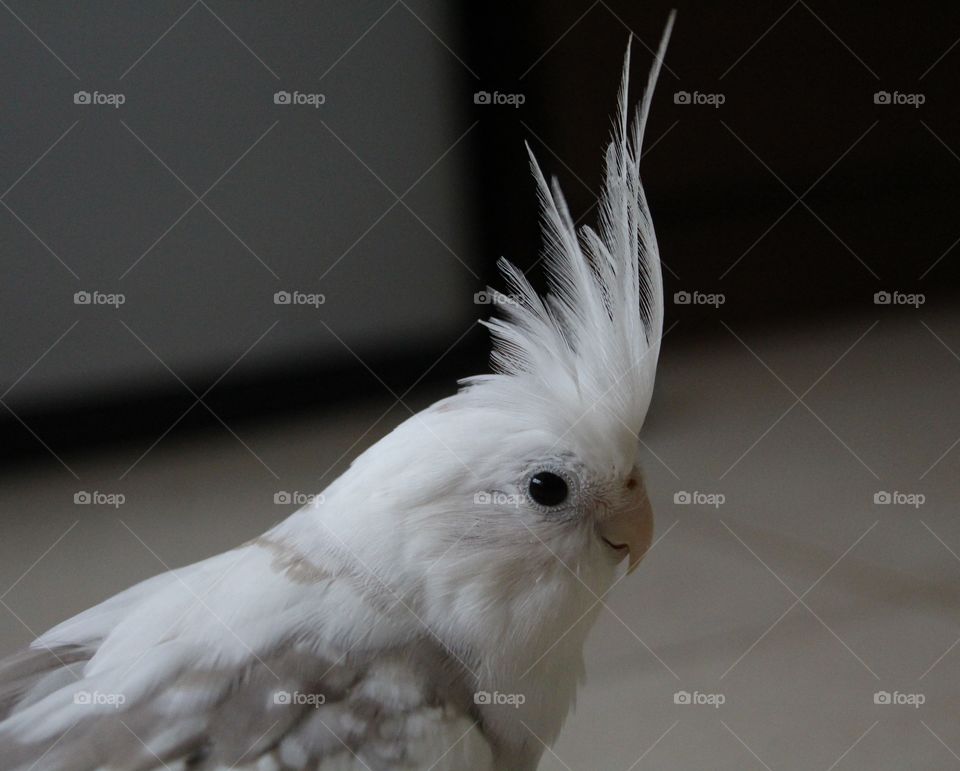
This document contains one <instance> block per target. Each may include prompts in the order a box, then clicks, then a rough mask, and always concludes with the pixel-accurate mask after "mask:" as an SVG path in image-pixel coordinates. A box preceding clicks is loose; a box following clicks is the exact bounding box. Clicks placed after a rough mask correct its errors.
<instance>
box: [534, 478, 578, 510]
mask: <svg viewBox="0 0 960 771" xmlns="http://www.w3.org/2000/svg"><path fill="white" fill-rule="evenodd" d="M527 492H528V493H529V494H530V497H531V498H532V499H533V500H534V501H535V502H536V503H539V504H540V505H541V506H559V505H560V504H561V503H563V502H564V501H565V500H567V497H568V496H569V495H570V487H569V485H568V484H567V480H565V479H564V478H563V477H562V476H560V475H559V474H554V473H553V472H552V471H538V472H537V473H536V474H534V475H533V476H532V477H530V482H529V484H528V485H527Z"/></svg>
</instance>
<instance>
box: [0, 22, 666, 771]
mask: <svg viewBox="0 0 960 771" xmlns="http://www.w3.org/2000/svg"><path fill="white" fill-rule="evenodd" d="M671 22H672V17H671ZM668 35H669V24H668V30H667V35H665V36H664V40H663V42H662V43H661V48H660V51H659V53H658V57H657V65H655V67H654V71H653V73H652V75H651V77H650V80H649V82H648V89H647V93H646V96H645V99H644V102H643V104H642V105H641V108H640V110H639V112H638V115H637V117H636V118H635V120H634V122H633V124H632V130H631V127H628V119H627V114H626V113H627V107H626V99H627V97H626V66H625V73H624V84H623V87H622V92H621V101H620V119H619V123H618V125H617V128H616V130H615V136H614V140H613V142H612V143H611V146H610V150H609V151H608V154H607V171H606V182H605V192H604V196H603V199H602V201H601V226H600V228H599V230H598V231H596V232H595V231H593V230H591V229H583V230H581V231H580V233H579V234H578V233H577V232H576V231H575V229H574V227H573V224H572V223H571V222H570V218H569V215H568V214H567V211H566V206H565V204H564V203H563V200H562V197H561V196H560V194H559V190H557V189H556V188H554V190H553V191H551V189H550V187H549V186H548V185H547V184H546V182H545V180H544V179H543V177H542V175H540V172H539V169H538V168H536V165H535V164H534V169H535V176H536V178H537V181H538V184H539V187H540V194H541V198H542V200H543V206H544V219H545V234H546V238H547V247H546V257H547V260H548V270H549V274H550V278H551V282H552V294H551V295H550V296H548V298H546V300H544V299H541V298H540V297H539V296H538V295H537V294H536V293H535V292H534V291H533V289H532V288H531V287H530V285H529V284H528V283H527V282H526V280H525V279H524V278H523V276H522V274H520V273H519V271H517V270H516V269H514V268H512V267H510V266H506V267H505V271H506V273H507V277H508V279H509V281H510V282H511V286H512V288H513V290H514V291H515V295H516V297H515V302H514V303H513V304H511V305H506V306H504V307H505V308H506V309H507V313H508V317H507V319H506V320H496V321H492V322H490V324H489V325H490V327H491V329H492V331H493V333H494V336H495V338H496V341H497V342H496V349H495V359H494V360H495V363H496V364H497V366H498V369H499V373H498V374H494V375H486V376H482V377H478V378H472V379H470V380H468V381H467V382H466V383H465V384H464V388H463V389H461V391H460V392H458V393H457V394H455V395H454V396H451V397H449V398H447V399H444V400H442V401H440V402H438V403H436V404H434V405H433V406H431V407H429V408H428V409H426V410H424V411H423V412H421V413H418V414H417V415H414V416H412V417H411V418H410V419H408V420H407V421H406V422H405V423H403V424H401V425H400V426H398V427H397V428H396V429H395V430H394V431H393V432H391V433H390V434H389V435H388V436H386V437H385V438H384V439H382V440H381V441H380V442H378V443H377V444H375V445H374V446H373V447H371V448H370V449H368V450H367V451H366V452H364V453H363V454H362V455H361V456H360V457H358V458H357V459H356V460H355V461H354V463H353V464H352V465H351V467H350V469H349V470H348V471H347V472H346V473H344V474H343V475H342V476H341V477H340V478H338V479H337V480H336V481H335V482H333V484H331V485H330V486H329V487H328V488H327V489H326V490H324V491H323V493H322V495H320V496H318V497H317V498H316V499H315V500H314V501H313V502H312V503H311V504H309V505H308V506H306V507H304V508H303V509H301V510H299V511H298V512H296V513H295V514H293V515H292V516H291V517H289V518H288V519H287V520H285V521H284V522H282V523H280V524H279V525H277V526H276V527H274V528H273V529H271V530H270V531H268V532H267V533H265V534H264V535H262V536H260V537H259V538H257V539H254V540H253V541H251V542H249V543H247V544H244V545H243V546H240V547H238V548H236V549H234V550H232V551H229V552H226V553H223V554H220V555H217V556H215V557H211V558H210V559H207V560H204V561H202V562H199V563H197V564H194V565H190V566H187V567H184V568H180V569H178V570H174V571H170V572H168V573H164V574H162V575H159V576H156V577H154V578H151V579H149V580H147V581H145V582H143V583H141V584H138V585H137V586H134V587H132V588H131V589H128V590H127V591H125V592H122V593H120V594H118V595H116V596H115V597H113V598H111V599H108V600H107V601H105V602H104V603H102V604H100V605H98V606H96V607H94V608H92V609H90V610H88V611H85V612H84V613H81V614H80V615H78V616H76V617H74V618H73V619H70V620H68V621H66V622H64V623H63V624H61V625H59V626H57V627H55V628H54V629H52V630H50V631H49V632H47V633H45V634H44V635H42V636H41V637H40V638H39V639H37V640H36V641H35V642H34V643H33V644H32V645H31V646H30V648H29V649H28V650H27V651H24V652H22V653H20V654H16V655H14V656H13V657H11V658H9V659H7V660H5V661H0V769H3V771H7V770H8V769H9V770H11V771H12V770H13V769H17V770H18V771H27V769H35V770H36V771H47V770H49V771H92V770H93V769H108V768H109V769H118V770H121V771H133V770H134V769H143V770H144V771H147V770H150V769H160V768H164V767H166V768H170V769H178V768H182V769H184V770H185V771H186V769H191V770H193V771H200V770H201V769H203V770H205V771H206V770H208V769H219V768H222V769H227V768H236V769H247V768H249V769H293V770H296V771H300V770H301V769H303V770H306V769H317V771H334V770H335V769H361V768H365V769H370V770H371V771H381V770H384V771H386V770H396V771H401V770H406V769H409V771H427V770H428V769H433V770H434V771H443V770H444V769H451V770H453V769H457V770H458V771H488V770H489V771H493V770H494V769H496V770H498V771H500V770H503V769H510V770H511V771H532V770H533V769H535V768H536V766H537V763H538V762H539V759H540V756H541V755H542V753H543V752H544V749H545V748H546V747H548V746H549V745H551V744H552V743H553V742H554V741H555V740H556V738H557V737H558V735H559V733H560V729H561V727H562V724H563V721H564V719H565V718H566V716H567V714H568V713H569V711H570V710H571V708H572V706H573V703H574V699H575V695H576V689H577V686H578V684H579V682H580V681H581V679H582V676H583V659H582V649H583V642H584V638H585V636H586V634H587V631H588V630H589V627H590V625H591V621H592V617H593V616H595V615H596V613H597V609H598V607H599V603H598V602H596V600H597V598H599V597H601V596H602V594H603V593H604V592H605V591H606V590H607V588H608V587H609V586H610V585H611V583H612V581H613V579H614V576H615V572H616V569H617V565H618V563H620V562H621V561H622V559H623V557H624V556H626V555H627V553H628V552H629V563H630V567H631V568H632V567H634V566H635V565H636V563H637V562H638V561H639V559H640V557H641V556H642V554H643V552H644V551H646V548H647V547H648V546H649V543H650V538H651V533H652V519H651V514H650V508H649V503H648V500H647V496H646V492H645V489H644V486H643V482H642V475H641V472H640V468H639V463H638V457H637V456H638V449H637V442H636V432H637V431H639V429H640V426H641V425H642V423H643V419H644V416H645V414H646V410H647V407H648V405H649V402H650V397H651V393H652V388H653V378H654V372H655V368H656V359H657V353H658V351H659V338H660V335H661V333H662V323H663V319H662V287H661V283H660V272H659V258H658V254H657V248H656V240H655V237H654V234H653V228H652V224H651V222H650V218H649V212H648V210H647V207H646V201H645V198H644V196H643V191H642V188H641V187H640V183H639V172H638V164H639V160H638V158H639V147H640V142H641V139H642V134H643V127H644V123H645V120H646V115H647V111H648V110H649V103H650V92H651V90H652V84H653V82H654V80H655V78H656V73H657V70H658V66H659V63H660V60H661V58H662V56H663V53H664V50H665V46H666V39H667V36H668ZM628 53H629V50H628ZM628 62H629V58H628Z"/></svg>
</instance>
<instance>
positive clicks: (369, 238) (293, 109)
mask: <svg viewBox="0 0 960 771" xmlns="http://www.w3.org/2000/svg"><path fill="white" fill-rule="evenodd" d="M388 9H389V10H388ZM385 12H386V13H385ZM384 14H385V15H384ZM0 15H2V16H4V17H5V18H4V20H3V23H2V24H0V47H2V49H3V51H4V52H5V57H4V58H5V66H4V71H3V76H2V77H0V105H2V116H3V118H2V141H0V148H2V149H0V191H3V190H7V192H6V193H5V194H4V195H3V197H2V199H0V200H2V202H3V203H4V204H5V206H6V207H8V208H0V261H2V263H0V265H2V275H3V277H4V278H3V281H2V285H0V307H2V314H3V323H2V325H0V350H2V352H3V355H2V356H0V383H2V384H3V385H2V388H3V389H4V390H6V389H7V388H8V387H9V386H10V385H11V384H13V383H14V382H16V381H17V378H20V377H21V376H22V375H23V373H24V372H26V371H27V370H28V369H29V368H30V367H31V366H32V365H34V364H35V363H36V362H37V359H38V357H40V356H41V354H43V352H44V351H46V350H48V348H49V347H50V346H51V345H52V344H53V343H54V342H55V341H57V340H58V339H59V338H60V337H61V336H62V335H64V333H65V332H66V336H65V337H63V339H62V340H60V342H59V343H58V344H57V345H56V346H55V347H54V348H53V349H52V350H50V351H49V353H48V354H47V355H46V356H44V357H43V358H42V360H41V361H40V362H39V363H36V365H35V366H34V367H33V369H30V371H29V373H28V374H27V375H26V376H25V377H23V379H22V380H20V381H19V382H17V383H16V386H15V387H14V388H13V389H12V390H11V391H10V393H9V395H7V396H6V397H5V398H6V400H7V401H8V403H9V404H10V405H11V406H13V407H14V408H15V409H16V408H24V409H36V408H38V407H42V406H43V405H44V404H47V403H52V402H53V401H61V402H62V401H63V400H64V399H65V398H74V397H76V398H83V397H85V396H88V395H90V394H96V393H98V392H100V391H101V390H103V389H104V388H105V387H106V386H110V387H111V388H117V387H120V388H123V387H128V386H133V387H139V386H143V385H156V384H163V385H170V384H171V383H175V381H174V379H173V375H171V374H170V372H168V371H167V370H166V369H165V367H164V366H163V364H161V363H160V361H158V359H160V360H162V361H163V362H164V363H166V365H168V366H169V367H170V368H171V369H172V370H173V371H174V372H176V373H177V375H178V376H179V377H182V378H184V379H185V380H186V381H187V382H188V383H189V384H190V385H191V387H194V388H205V387H206V386H207V385H208V384H209V383H210V382H212V380H213V379H214V378H215V377H217V376H219V374H221V373H222V372H223V371H225V370H227V369H228V368H229V367H230V366H231V365H232V364H233V363H234V362H236V361H237V360H238V359H239V358H240V357H241V356H243V354H244V352H245V351H247V350H248V349H249V348H250V347H251V346H253V345H254V344H255V343H256V345H255V346H254V347H253V349H252V350H250V352H249V353H248V354H247V355H246V356H245V357H244V358H243V361H242V362H241V363H240V364H239V365H238V371H241V370H242V371H244V372H247V373H250V372H255V371H256V370H257V369H259V368H265V367H267V366H269V365H271V364H276V363H278V362H279V363H282V362H290V361H309V362H311V363H313V364H315V363H316V362H317V361H318V360H322V359H324V358H325V357H326V358H331V359H335V358H340V359H342V358H344V357H347V358H350V357H351V354H350V353H349V352H348V351H347V347H349V348H350V349H352V350H354V351H355V352H356V353H357V354H358V355H359V356H361V357H366V356H369V355H374V354H375V353H376V352H377V351H378V350H384V349H390V348H395V347H397V346H402V345H409V344H410V343H411V341H413V340H415V339H418V338H420V337H422V336H424V335H430V336H434V337H438V338H441V339H442V338H444V337H449V339H450V342H452V341H453V340H454V339H456V337H457V336H458V335H459V334H460V333H461V332H463V331H464V329H465V328H466V327H467V325H468V324H469V323H470V320H471V319H472V318H474V316H475V315H476V314H475V308H474V307H473V306H472V305H471V303H470V299H469V298H470V297H471V296H472V293H473V292H474V291H476V289H477V288H478V285H479V280H478V279H477V278H475V276H474V275H471V271H472V270H474V269H473V268H472V267H467V266H472V265H473V264H475V263H476V259H477V257H476V254H475V253H474V252H475V249H474V248H472V246H471V240H472V239H471V228H470V223H469V219H468V218H469V216H470V212H471V211H473V210H475V206H473V205H472V204H471V193H472V191H471V188H470V186H469V184H467V182H466V180H467V177H468V174H467V173H466V172H465V169H464V166H465V163H466V161H467V158H468V155H467V148H468V145H469V142H470V140H471V137H470V136H469V134H468V136H466V137H465V141H462V142H460V143H459V144H457V145H456V147H454V148H453V149H452V150H451V149H450V148H451V146H452V145H454V144H455V143H456V142H457V140H458V138H460V137H461V135H463V134H464V132H467V131H468V129H469V128H470V126H471V124H472V121H473V118H472V117H471V114H470V109H471V108H472V90H470V91H467V90H465V89H460V87H459V85H458V84H459V83H460V82H461V80H460V79H461V78H462V75H463V65H462V64H461V63H460V62H458V60H457V58H456V57H455V56H454V55H453V54H452V53H451V52H450V51H448V50H447V48H446V47H445V45H444V43H443V42H440V41H441V40H443V41H447V40H450V39H451V38H452V37H454V35H455V31H454V29H453V23H454V19H452V18H451V17H450V16H449V15H448V13H447V12H446V9H445V7H444V5H443V4H442V3H441V2H439V0H437V1H431V2H411V3H409V4H396V5H391V3H389V2H363V3H350V4H347V3H323V4H296V5H294V4H285V5H284V6H283V7H282V8H281V7H279V6H278V7H277V8H276V12H274V13H264V12H263V8H262V7H261V6H260V5H259V4H256V3H249V2H244V3H222V2H220V3H214V2H211V3H204V2H199V3H193V4H191V2H190V1H189V0H186V1H185V2H176V3H150V4H122V3H105V2H99V3H85V4H66V3H61V4H59V5H58V6H57V8H56V9H54V8H53V7H52V6H42V5H39V4H33V3H24V2H14V3H11V4H10V12H8V11H6V10H2V9H0ZM380 16H382V17H383V18H382V19H380V21H379V22H378V23H377V24H376V25H375V26H373V28H372V29H370V27H371V24H373V22H374V21H376V20H377V18H378V17H380ZM16 17H18V18H16ZM27 27H29V30H28V29H27ZM31 30H32V32H31ZM33 33H35V35H36V37H35V36H34V34H33ZM37 38H39V40H38V39H37ZM438 38H439V40H438ZM468 77H469V76H468ZM461 90H463V93H460V91H461ZM80 91H84V92H89V93H91V94H92V93H93V92H99V93H100V94H122V97H123V99H124V102H123V104H122V105H120V106H119V107H114V106H111V105H109V104H106V105H97V104H77V103H75V97H74V95H75V93H76V92H80ZM278 91H287V92H295V91H299V92H301V93H308V94H315V93H316V94H323V96H324V99H325V101H324V103H323V104H322V105H320V106H319V107H312V106H309V105H295V104H277V103H275V99H274V94H275V93H276V92H278ZM461 104H462V107H463V109H459V107H460V105H461ZM148 148H149V149H148ZM251 148H252V149H251ZM448 150H449V153H448ZM445 153H448V154H446V155H445ZM154 154H155V155H154ZM441 157H442V160H440V162H439V163H437V164H436V166H433V168H432V169H431V166H432V165H433V164H434V163H435V162H437V161H438V159H441ZM38 159H39V160H38ZM34 163H35V164H36V165H34V166H32V167H31V165H32V164H34ZM165 166H166V167H168V168H165ZM428 169H431V170H430V171H429V173H428V174H427V175H426V176H424V177H423V178H422V179H421V175H423V174H424V172H426V171H427V170H428ZM21 175H23V176H21ZM224 175H225V176H224ZM178 177H179V179H178ZM378 177H379V179H378ZM414 185H415V186H414ZM211 186H213V187H212V189H210V190H209V192H206V191H208V189H209V188H211ZM411 186H414V187H412V189H411V190H410V192H409V193H407V194H406V196H404V193H405V192H406V191H407V190H408V188H410V187H411ZM8 188H12V189H9V190H8ZM388 188H389V189H388ZM191 191H192V192H191ZM391 191H392V192H391ZM205 192H206V194H205ZM194 193H195V194H196V195H197V196H203V202H202V203H196V198H195V196H194ZM394 193H395V194H396V195H397V196H404V197H403V203H397V202H396V198H395V196H394ZM191 205H193V208H192V209H191V208H190V207H191ZM208 207H209V208H208ZM188 209H189V211H188ZM284 290H285V291H293V290H297V291H300V292H304V293H319V294H322V295H323V296H324V298H325V302H324V303H323V305H321V306H320V307H318V308H314V307H310V306H299V307H295V306H293V305H277V304H275V303H274V293H275V292H277V291H284ZM79 291H87V292H94V291H98V292H102V293H107V294H116V293H122V294H123V295H124V300H125V301H124V303H123V305H122V306H120V307H117V308H115V307H110V306H109V305H106V306H95V305H93V304H91V305H78V304H76V303H75V302H74V294H75V293H76V292H79ZM275 323H276V326H272V325H274V324H275ZM125 325H126V326H125ZM268 329H269V330H270V331H269V333H267V334H266V336H265V337H263V338H262V339H261V336H263V335H264V333H265V332H267V330H268ZM67 330H69V332H67ZM138 337H139V338H140V339H139V340H138V339H137V338H138ZM338 338H339V339H338ZM258 340H260V342H259V343H257V341H258ZM148 348H149V349H152V351H153V353H151V351H150V350H148ZM154 354H155V356H154Z"/></svg>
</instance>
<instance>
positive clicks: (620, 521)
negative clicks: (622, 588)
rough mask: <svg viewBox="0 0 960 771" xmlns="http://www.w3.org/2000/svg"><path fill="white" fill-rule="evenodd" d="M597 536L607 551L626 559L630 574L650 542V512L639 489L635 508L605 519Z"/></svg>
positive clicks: (650, 509) (651, 512)
mask: <svg viewBox="0 0 960 771" xmlns="http://www.w3.org/2000/svg"><path fill="white" fill-rule="evenodd" d="M599 532H600V537H601V538H602V539H603V540H604V541H605V542H606V545H607V546H608V547H609V548H611V549H613V550H614V551H616V552H618V553H621V554H622V556H627V555H629V557H630V562H629V564H628V566H627V573H632V572H633V571H634V570H635V569H636V567H637V565H639V564H640V560H641V559H642V558H643V555H644V554H646V553H647V549H649V548H650V543H651V542H652V540H653V509H652V508H651V506H650V500H649V499H648V498H647V493H646V490H644V489H643V486H642V485H641V486H640V489H639V492H638V494H637V498H636V505H634V506H629V507H625V508H623V509H621V510H620V511H618V512H617V513H616V514H614V515H613V516H611V517H609V518H608V519H605V520H604V521H603V522H601V523H600V527H599ZM622 556H621V558H622Z"/></svg>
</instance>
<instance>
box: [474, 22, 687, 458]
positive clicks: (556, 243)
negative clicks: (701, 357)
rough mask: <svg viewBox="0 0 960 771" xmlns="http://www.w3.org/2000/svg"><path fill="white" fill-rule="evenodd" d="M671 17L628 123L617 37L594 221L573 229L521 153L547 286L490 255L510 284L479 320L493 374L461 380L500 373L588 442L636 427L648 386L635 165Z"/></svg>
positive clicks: (655, 284)
mask: <svg viewBox="0 0 960 771" xmlns="http://www.w3.org/2000/svg"><path fill="white" fill-rule="evenodd" d="M673 20H674V13H671V14H670V17H669V18H668V20H667V25H666V29H665V30H664V33H663V38H662V39H661V41H660V46H659V49H658V50H657V54H656V59H655V61H654V64H653V67H652V70H651V72H650V75H649V76H648V79H647V85H646V90H645V92H644V95H643V99H642V101H641V102H640V104H639V106H638V107H637V109H636V112H635V114H634V116H633V120H632V121H631V120H630V119H629V112H630V110H629V107H628V81H629V69H630V43H628V44H627V52H626V57H625V60H624V65H623V78H622V81H621V86H620V93H619V109H618V113H617V118H616V122H615V125H614V129H613V136H612V140H611V142H610V144H609V146H608V148H607V153H606V173H605V180H604V186H603V192H602V194H601V196H600V200H599V204H598V205H599V210H600V216H599V227H598V228H597V229H594V228H591V227H588V226H582V227H580V228H579V229H578V228H577V226H576V225H575V223H574V222H573V221H572V219H571V217H570V213H569V211H568V209H567V205H566V202H565V201H564V198H563V195H562V193H561V192H560V188H559V186H558V185H557V182H556V180H553V182H552V184H549V185H548V184H547V181H546V180H545V178H544V176H543V173H542V172H541V171H540V167H539V165H538V164H537V162H536V159H535V158H534V156H533V153H532V152H530V161H531V167H532V170H533V175H534V178H535V179H536V181H537V186H538V189H539V197H540V203H541V209H542V216H543V236H544V247H543V259H544V261H545V263H546V266H547V276H548V282H549V292H548V293H547V294H546V296H545V297H540V296H539V295H538V294H537V293H536V292H535V291H534V289H533V287H532V286H531V285H530V282H529V281H528V280H527V278H526V276H525V275H524V274H523V273H522V272H521V271H520V270H519V269H518V268H517V267H515V266H514V265H512V264H511V263H509V262H508V261H506V260H501V261H500V268H501V270H502V271H503V273H504V275H505V277H506V279H507V282H508V285H509V292H510V294H509V295H506V294H502V293H499V292H495V291H494V290H491V292H492V293H493V294H494V296H495V297H496V299H497V301H498V303H499V304H500V306H501V308H502V309H503V311H504V313H505V318H494V319H491V320H489V321H485V322H483V323H484V324H486V325H487V326H488V327H489V328H490V330H491V332H492V335H493V338H494V347H493V353H492V359H493V364H494V367H495V369H496V371H497V372H498V373H499V374H496V375H492V376H482V377H478V378H472V379H470V380H469V381H468V384H470V385H471V386H482V385H483V384H484V383H490V384H491V385H492V384H493V383H494V382H499V383H500V384H501V385H502V386H506V389H505V390H507V391H512V392H516V390H517V389H522V390H523V391H524V392H525V393H526V394H527V396H528V401H527V405H526V408H527V409H530V408H531V407H532V403H531V401H530V400H529V397H532V399H533V401H534V402H535V403H538V404H540V405H542V407H543V408H544V411H545V412H548V413H549V414H550V415H551V418H554V419H559V420H560V421H561V422H562V424H567V425H568V426H571V427H572V426H573V425H575V424H577V425H578V426H579V428H578V430H582V429H585V430H587V431H588V433H593V432H592V431H589V429H590V426H591V424H594V425H593V427H594V428H595V429H596V432H597V434H598V435H597V436H596V439H597V440H598V441H602V440H603V438H604V437H605V439H606V441H607V442H610V440H611V438H612V437H611V429H612V430H613V431H615V432H618V433H621V434H622V433H623V432H624V431H627V432H629V433H631V434H633V435H636V433H637V432H639V430H640V427H641V426H642V425H643V422H644V418H645V416H646V413H647V409H648V407H649V405H650V399H651V396H652V393H653V382H654V375H655V372H656V366H657V357H658V354H659V350H660V337H661V335H662V334H663V284H662V277H661V272H660V257H659V252H658V248H657V239H656V234H655V233H654V228H653V222H652V220H651V216H650V210H649V208H648V206H647V200H646V196H645V195H644V191H643V187H642V185H641V183H640V170H639V164H640V149H641V145H642V141H643V134H644V129H645V127H646V122H647V116H648V114H649V111H650V103H651V100H652V96H653V90H654V86H655V84H656V81H657V76H658V75H659V72H660V67H661V64H662V61H663V56H664V54H665V52H666V47H667V42H668V40H669V38H670V31H671V28H672V26H673ZM630 42H632V39H631V41H630ZM527 149H528V152H529V146H528V148H527ZM505 380H507V381H509V383H508V382H504V381H505ZM618 424H620V425H619V427H618ZM561 430H564V431H565V430H569V429H563V428H561ZM631 439H632V441H633V442H635V439H633V438H632V437H631Z"/></svg>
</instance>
